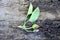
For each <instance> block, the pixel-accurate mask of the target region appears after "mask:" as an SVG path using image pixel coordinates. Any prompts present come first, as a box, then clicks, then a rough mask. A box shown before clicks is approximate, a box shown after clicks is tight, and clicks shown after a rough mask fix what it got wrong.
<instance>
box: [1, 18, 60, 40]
mask: <svg viewBox="0 0 60 40" xmlns="http://www.w3.org/2000/svg"><path fill="white" fill-rule="evenodd" d="M35 23H36V24H38V25H40V31H39V32H26V31H24V30H22V29H20V28H13V27H12V26H11V25H9V28H8V29H5V30H2V29H0V40H60V20H59V19H58V20H48V19H47V20H45V21H42V20H38V21H36V22H35ZM30 25H31V24H30ZM3 26H4V25H3ZM4 27H5V26H4ZM4 27H3V28H4ZM6 27H7V26H6Z"/></svg>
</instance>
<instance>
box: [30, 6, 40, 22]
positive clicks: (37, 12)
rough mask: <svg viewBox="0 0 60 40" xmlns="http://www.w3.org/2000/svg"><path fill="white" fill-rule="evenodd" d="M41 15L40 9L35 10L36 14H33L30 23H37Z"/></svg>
mask: <svg viewBox="0 0 60 40" xmlns="http://www.w3.org/2000/svg"><path fill="white" fill-rule="evenodd" d="M39 13H40V10H39V8H38V7H37V8H36V9H35V10H34V12H33V13H32V15H31V17H30V19H29V21H30V22H35V21H36V20H37V19H38V17H39Z"/></svg>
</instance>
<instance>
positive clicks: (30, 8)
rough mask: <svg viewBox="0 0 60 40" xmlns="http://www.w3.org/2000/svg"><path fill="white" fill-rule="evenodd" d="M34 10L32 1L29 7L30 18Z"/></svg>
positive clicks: (28, 15)
mask: <svg viewBox="0 0 60 40" xmlns="http://www.w3.org/2000/svg"><path fill="white" fill-rule="evenodd" d="M32 11H33V6H32V4H31V3H30V6H29V9H28V13H27V18H28V19H29V18H30V16H31V14H32Z"/></svg>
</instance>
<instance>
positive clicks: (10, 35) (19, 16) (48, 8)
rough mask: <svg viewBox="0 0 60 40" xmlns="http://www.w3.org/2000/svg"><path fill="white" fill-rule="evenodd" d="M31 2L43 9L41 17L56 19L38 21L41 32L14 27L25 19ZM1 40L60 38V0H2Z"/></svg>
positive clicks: (0, 14)
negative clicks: (31, 31) (30, 31)
mask: <svg viewBox="0 0 60 40" xmlns="http://www.w3.org/2000/svg"><path fill="white" fill-rule="evenodd" d="M30 2H31V3H32V4H33V6H34V8H36V7H37V6H38V7H39V8H40V9H41V15H40V17H39V19H41V20H45V19H54V20H45V21H43V22H42V21H41V22H40V21H38V22H36V23H37V24H38V25H40V26H41V28H40V32H34V33H27V32H25V31H24V30H21V29H19V28H13V27H17V26H18V25H20V23H21V21H22V20H24V19H25V16H26V15H25V14H26V13H27V10H28V5H29V3H30ZM56 19H58V20H56ZM0 40H60V0H0Z"/></svg>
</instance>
